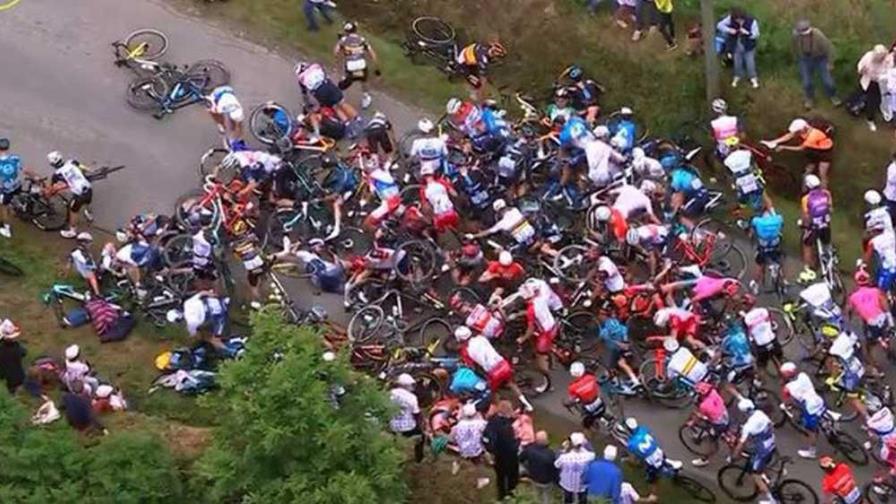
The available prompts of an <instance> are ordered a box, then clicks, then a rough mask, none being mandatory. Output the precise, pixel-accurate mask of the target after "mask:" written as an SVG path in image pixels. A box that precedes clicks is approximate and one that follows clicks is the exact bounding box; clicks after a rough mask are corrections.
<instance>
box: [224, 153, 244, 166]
mask: <svg viewBox="0 0 896 504" xmlns="http://www.w3.org/2000/svg"><path fill="white" fill-rule="evenodd" d="M242 166H243V163H242V162H241V161H240V157H239V155H237V153H236V152H231V153H230V154H228V155H226V156H224V159H222V160H221V168H224V169H225V170H239V169H240V168H242Z"/></svg>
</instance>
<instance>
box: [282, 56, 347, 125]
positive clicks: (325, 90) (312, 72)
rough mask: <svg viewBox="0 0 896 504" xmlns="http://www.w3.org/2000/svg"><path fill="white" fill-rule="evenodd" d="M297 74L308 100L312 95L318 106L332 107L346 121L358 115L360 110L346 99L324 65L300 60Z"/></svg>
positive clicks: (302, 90) (301, 89) (300, 87)
mask: <svg viewBox="0 0 896 504" xmlns="http://www.w3.org/2000/svg"><path fill="white" fill-rule="evenodd" d="M295 75H296V80H298V83H299V90H300V91H301V92H302V97H303V98H304V99H305V101H306V102H307V101H308V98H309V97H312V98H313V99H314V101H315V102H316V104H317V105H318V106H320V107H330V108H332V109H333V111H334V112H336V115H337V116H339V119H340V120H342V122H344V123H350V122H352V121H354V120H355V119H356V118H357V117H358V111H357V110H355V108H354V107H352V106H351V105H350V104H349V103H348V102H346V101H345V99H344V96H343V94H342V90H341V89H339V87H338V86H337V85H336V84H335V83H333V81H332V80H330V78H329V77H328V76H327V72H326V71H325V70H324V68H323V67H322V66H320V65H319V64H317V63H306V62H300V63H298V64H297V65H296V68H295Z"/></svg>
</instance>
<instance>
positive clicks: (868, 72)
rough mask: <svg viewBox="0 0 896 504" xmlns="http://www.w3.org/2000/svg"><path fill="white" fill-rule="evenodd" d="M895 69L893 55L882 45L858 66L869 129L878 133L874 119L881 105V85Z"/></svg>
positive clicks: (869, 52)
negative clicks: (891, 70)
mask: <svg viewBox="0 0 896 504" xmlns="http://www.w3.org/2000/svg"><path fill="white" fill-rule="evenodd" d="M892 68H893V55H892V54H890V52H889V51H887V48H886V47H884V46H883V45H881V44H878V45H876V46H874V49H872V50H870V51H868V52H866V53H865V55H864V56H862V59H860V60H859V63H858V65H856V70H857V71H858V73H859V85H860V86H861V87H862V92H863V93H864V94H865V118H866V119H867V120H868V129H870V130H871V131H877V125H876V124H875V123H874V117H875V115H876V114H877V110H878V109H880V104H881V85H880V84H881V83H882V82H883V80H884V79H885V78H886V76H887V74H888V73H889V71H890V69H892Z"/></svg>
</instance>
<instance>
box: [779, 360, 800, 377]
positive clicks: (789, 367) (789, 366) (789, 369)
mask: <svg viewBox="0 0 896 504" xmlns="http://www.w3.org/2000/svg"><path fill="white" fill-rule="evenodd" d="M778 372H779V373H780V374H781V376H783V377H785V378H786V377H789V376H793V375H795V374H796V364H794V363H792V362H790V361H788V362H785V363H784V364H781V367H780V368H778Z"/></svg>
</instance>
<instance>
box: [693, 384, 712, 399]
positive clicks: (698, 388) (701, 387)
mask: <svg viewBox="0 0 896 504" xmlns="http://www.w3.org/2000/svg"><path fill="white" fill-rule="evenodd" d="M694 391H695V392H697V394H698V395H701V396H704V395H706V394H708V393H710V391H712V385H710V384H709V383H706V382H700V383H698V384H697V385H694Z"/></svg>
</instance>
